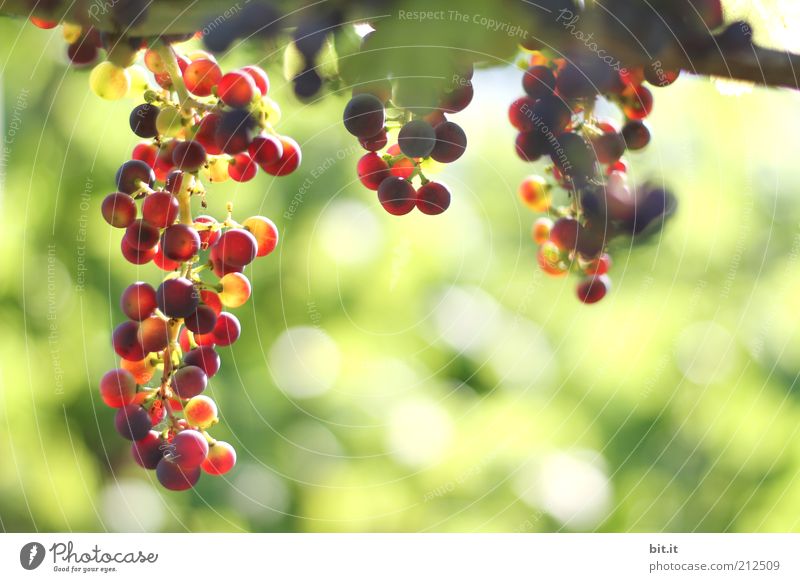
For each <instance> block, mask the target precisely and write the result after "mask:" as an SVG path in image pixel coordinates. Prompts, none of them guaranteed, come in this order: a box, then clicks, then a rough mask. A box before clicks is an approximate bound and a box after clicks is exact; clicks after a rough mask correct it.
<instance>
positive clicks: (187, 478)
mask: <svg viewBox="0 0 800 582" xmlns="http://www.w3.org/2000/svg"><path fill="white" fill-rule="evenodd" d="M156 477H157V478H158V482H159V483H161V485H163V486H164V488H165V489H169V490H170V491H186V490H187V489H191V488H192V487H194V486H195V484H196V483H197V481H198V480H199V479H200V469H199V468H198V467H195V468H194V469H181V468H180V467H179V466H178V465H177V464H175V463H173V462H172V461H170V460H169V459H167V458H166V457H164V458H163V459H161V460H160V461H159V462H158V466H157V467H156Z"/></svg>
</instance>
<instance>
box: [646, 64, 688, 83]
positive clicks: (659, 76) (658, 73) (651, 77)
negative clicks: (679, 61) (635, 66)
mask: <svg viewBox="0 0 800 582" xmlns="http://www.w3.org/2000/svg"><path fill="white" fill-rule="evenodd" d="M680 73H681V72H680V70H676V71H666V70H663V69H656V68H653V67H647V68H645V70H644V78H645V79H646V80H647V82H648V83H650V84H651V85H653V86H655V87H669V86H670V85H672V84H673V83H674V82H675V81H677V80H678V77H679V76H680Z"/></svg>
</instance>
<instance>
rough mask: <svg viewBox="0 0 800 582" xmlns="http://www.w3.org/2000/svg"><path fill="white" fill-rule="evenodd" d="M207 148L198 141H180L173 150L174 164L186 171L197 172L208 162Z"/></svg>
mask: <svg viewBox="0 0 800 582" xmlns="http://www.w3.org/2000/svg"><path fill="white" fill-rule="evenodd" d="M206 159H207V157H206V150H205V148H204V147H203V146H202V145H201V144H200V142H198V141H194V140H190V141H179V142H178V144H177V145H176V146H175V149H174V150H172V163H173V165H174V166H175V167H176V168H178V169H180V170H183V171H185V172H196V171H197V170H199V169H200V168H202V167H203V165H205V163H206Z"/></svg>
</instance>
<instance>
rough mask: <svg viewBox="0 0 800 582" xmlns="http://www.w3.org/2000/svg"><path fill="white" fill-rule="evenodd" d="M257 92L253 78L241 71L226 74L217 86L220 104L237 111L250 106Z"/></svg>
mask: <svg viewBox="0 0 800 582" xmlns="http://www.w3.org/2000/svg"><path fill="white" fill-rule="evenodd" d="M257 92H259V91H258V88H257V87H256V84H255V81H253V77H252V76H250V75H249V74H247V73H244V72H241V71H233V72H230V73H226V74H225V75H223V76H222V78H221V79H220V80H219V85H218V86H217V96H218V97H219V98H220V99H221V100H222V102H223V103H225V104H226V105H229V106H231V107H234V108H237V109H244V108H245V107H247V106H248V105H250V102H251V101H252V100H253V97H255V95H256V93H257Z"/></svg>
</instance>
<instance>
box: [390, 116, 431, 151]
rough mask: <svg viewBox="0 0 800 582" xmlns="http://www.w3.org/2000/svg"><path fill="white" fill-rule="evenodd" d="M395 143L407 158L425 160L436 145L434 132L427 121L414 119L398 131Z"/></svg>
mask: <svg viewBox="0 0 800 582" xmlns="http://www.w3.org/2000/svg"><path fill="white" fill-rule="evenodd" d="M397 143H398V145H399V146H400V151H401V152H403V154H405V155H406V156H408V157H409V158H427V157H428V156H429V155H430V153H431V152H432V151H433V148H434V146H435V145H436V131H435V130H434V129H433V128H432V127H431V124H430V123H428V122H427V121H424V120H422V119H414V120H413V121H409V122H408V123H406V124H405V125H404V126H403V127H402V128H401V129H400V133H399V135H398V136H397Z"/></svg>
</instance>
